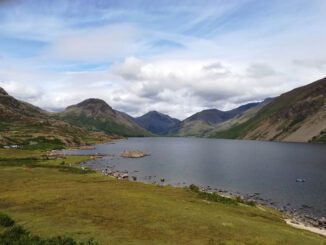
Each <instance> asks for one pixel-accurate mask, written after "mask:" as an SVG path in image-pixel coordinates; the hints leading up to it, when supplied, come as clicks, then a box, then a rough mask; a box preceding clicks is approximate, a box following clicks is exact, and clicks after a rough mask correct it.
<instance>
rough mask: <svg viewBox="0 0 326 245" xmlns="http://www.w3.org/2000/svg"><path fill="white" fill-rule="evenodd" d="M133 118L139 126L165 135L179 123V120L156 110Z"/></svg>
mask: <svg viewBox="0 0 326 245" xmlns="http://www.w3.org/2000/svg"><path fill="white" fill-rule="evenodd" d="M134 120H135V122H136V123H137V124H138V125H139V126H141V127H143V128H145V129H146V130H148V131H149V132H152V133H153V134H157V135H166V134H167V133H168V132H169V131H170V130H171V129H172V128H175V127H177V126H178V125H179V124H180V120H178V119H175V118H172V117H170V116H168V115H165V114H163V113H160V112H157V111H150V112H148V113H146V114H144V115H143V116H141V117H137V118H135V119H134Z"/></svg>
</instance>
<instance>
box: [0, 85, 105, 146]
mask: <svg viewBox="0 0 326 245" xmlns="http://www.w3.org/2000/svg"><path fill="white" fill-rule="evenodd" d="M106 137H107V135H105V134H93V133H89V132H87V131H85V130H83V129H81V128H78V127H75V126H72V125H70V124H69V123H66V122H63V121H60V120H57V119H54V118H52V117H51V116H50V115H49V113H48V112H46V111H44V110H42V109H40V108H38V107H35V106H33V105H31V104H29V103H26V102H23V101H19V100H17V99H15V98H14V97H12V96H10V95H9V94H8V93H7V92H6V91H5V90H4V89H3V88H0V145H2V146H3V145H7V144H11V145H13V144H14V145H20V146H23V147H24V148H27V149H33V148H35V147H37V148H39V149H52V148H62V147H63V146H76V145H83V144H85V143H86V142H88V141H89V140H91V139H93V140H96V139H98V140H99V139H105V138H106Z"/></svg>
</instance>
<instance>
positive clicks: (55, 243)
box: [0, 223, 98, 245]
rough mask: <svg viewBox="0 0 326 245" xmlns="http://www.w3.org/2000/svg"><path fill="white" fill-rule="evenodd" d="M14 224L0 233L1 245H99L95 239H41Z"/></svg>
mask: <svg viewBox="0 0 326 245" xmlns="http://www.w3.org/2000/svg"><path fill="white" fill-rule="evenodd" d="M13 224H14V223H12V224H11V225H9V226H8V227H10V228H8V229H5V230H4V231H2V232H1V233H0V244H3V245H10V244H15V245H98V243H97V242H96V241H94V240H93V239H89V240H88V241H85V242H77V241H75V240H74V239H73V238H71V237H65V236H63V237H62V236H57V237H52V238H45V239H44V238H41V237H39V236H36V235H33V234H31V233H30V232H29V231H27V230H25V229H24V228H23V227H22V226H16V225H15V226H14V225H13Z"/></svg>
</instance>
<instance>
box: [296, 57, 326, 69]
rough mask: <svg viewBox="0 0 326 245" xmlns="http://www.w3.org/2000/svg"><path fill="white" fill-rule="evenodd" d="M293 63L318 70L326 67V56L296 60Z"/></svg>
mask: <svg viewBox="0 0 326 245" xmlns="http://www.w3.org/2000/svg"><path fill="white" fill-rule="evenodd" d="M293 63H294V64H295V65H297V66H301V67H305V68H312V69H318V70H325V69H326V58H325V59H309V60H294V61H293Z"/></svg>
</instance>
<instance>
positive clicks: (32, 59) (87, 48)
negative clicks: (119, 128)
mask: <svg viewBox="0 0 326 245" xmlns="http://www.w3.org/2000/svg"><path fill="white" fill-rule="evenodd" d="M325 23H326V2H325V1H324V0H288V1H283V0H282V1H281V0H272V1H267V0H215V1H205V0H201V1H194V0H189V1H170V0H165V1H163V0H161V1H145V0H143V1H140V0H139V1H121V0H120V1H104V0H102V1H96V0H92V1H91V0H88V1H87V0H83V1H82V0H57V1H49V0H48V1H44V0H38V1H36V0H35V1H32V0H24V1H23V0H2V1H1V0H0V86H2V87H4V88H5V89H6V90H8V92H10V93H11V94H12V95H14V96H16V97H18V98H20V99H22V100H26V101H28V102H31V103H34V104H36V105H38V106H40V107H42V108H45V109H49V110H60V109H63V108H64V107H65V106H68V105H70V104H73V103H78V102H80V101H81V100H83V99H86V98H89V97H98V98H102V99H104V100H106V101H107V102H108V103H109V104H110V105H111V106H113V107H114V108H116V109H119V110H122V111H125V112H127V113H130V114H131V115H134V116H135V115H141V114H142V113H145V112H146V111H148V110H158V111H161V112H163V113H168V114H170V115H172V116H175V117H178V118H181V119H182V118H184V117H186V116H189V115H191V114H192V113H194V112H197V111H199V110H202V109H207V108H218V109H224V110H227V109H231V108H234V107H236V106H238V105H240V104H243V103H247V102H252V101H259V100H262V99H264V98H266V97H270V96H276V95H279V94H280V93H283V92H286V91H287V90H289V89H292V88H295V87H297V86H301V85H304V84H307V83H310V82H312V81H314V80H317V79H319V78H322V77H324V76H325V74H326V45H325V43H326V29H325V27H324V26H325Z"/></svg>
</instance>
